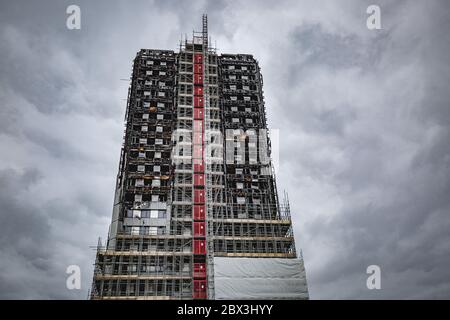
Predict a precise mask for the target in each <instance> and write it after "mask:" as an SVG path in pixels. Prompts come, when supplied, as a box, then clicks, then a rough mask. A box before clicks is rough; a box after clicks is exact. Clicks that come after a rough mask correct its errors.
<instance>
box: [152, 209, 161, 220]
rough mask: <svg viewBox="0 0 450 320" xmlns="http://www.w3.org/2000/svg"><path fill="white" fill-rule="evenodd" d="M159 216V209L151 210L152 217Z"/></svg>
mask: <svg viewBox="0 0 450 320" xmlns="http://www.w3.org/2000/svg"><path fill="white" fill-rule="evenodd" d="M158 216H159V212H158V210H150V218H152V219H157V218H158Z"/></svg>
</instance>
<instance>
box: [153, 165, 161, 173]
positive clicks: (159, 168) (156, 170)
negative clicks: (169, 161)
mask: <svg viewBox="0 0 450 320" xmlns="http://www.w3.org/2000/svg"><path fill="white" fill-rule="evenodd" d="M153 171H155V172H160V171H161V166H153Z"/></svg>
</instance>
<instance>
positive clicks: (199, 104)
mask: <svg viewBox="0 0 450 320" xmlns="http://www.w3.org/2000/svg"><path fill="white" fill-rule="evenodd" d="M198 107H203V96H201V97H198V96H194V108H198Z"/></svg>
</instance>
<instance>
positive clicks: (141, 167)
mask: <svg viewBox="0 0 450 320" xmlns="http://www.w3.org/2000/svg"><path fill="white" fill-rule="evenodd" d="M137 171H138V172H145V166H143V165H138V166H137Z"/></svg>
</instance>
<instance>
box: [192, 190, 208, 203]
mask: <svg viewBox="0 0 450 320" xmlns="http://www.w3.org/2000/svg"><path fill="white" fill-rule="evenodd" d="M194 202H195V203H199V204H200V203H205V191H204V190H203V189H194Z"/></svg>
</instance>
